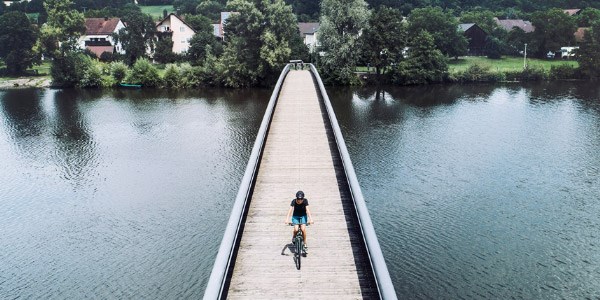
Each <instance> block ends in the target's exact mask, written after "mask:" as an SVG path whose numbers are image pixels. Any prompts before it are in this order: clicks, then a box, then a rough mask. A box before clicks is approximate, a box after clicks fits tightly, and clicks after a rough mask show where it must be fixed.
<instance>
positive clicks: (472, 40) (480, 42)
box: [458, 23, 487, 55]
mask: <svg viewBox="0 0 600 300" xmlns="http://www.w3.org/2000/svg"><path fill="white" fill-rule="evenodd" d="M458 30H460V31H462V32H463V34H464V36H465V37H466V38H467V40H468V41H469V45H468V53H469V55H484V53H483V48H484V47H485V39H486V38H487V33H486V32H485V31H484V30H483V29H481V27H479V26H478V25H477V24H475V23H464V24H458Z"/></svg>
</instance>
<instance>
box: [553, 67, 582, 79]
mask: <svg viewBox="0 0 600 300" xmlns="http://www.w3.org/2000/svg"><path fill="white" fill-rule="evenodd" d="M576 71H577V69H575V68H574V67H573V66H571V65H567V64H563V65H559V66H552V67H550V74H549V77H550V79H575V78H577V72H576Z"/></svg>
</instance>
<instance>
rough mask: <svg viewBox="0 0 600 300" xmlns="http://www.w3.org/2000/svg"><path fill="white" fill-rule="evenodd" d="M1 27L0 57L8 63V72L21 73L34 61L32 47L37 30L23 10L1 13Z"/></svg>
mask: <svg viewBox="0 0 600 300" xmlns="http://www.w3.org/2000/svg"><path fill="white" fill-rule="evenodd" d="M0 28H2V31H0V45H2V47H0V58H1V59H3V60H4V62H5V63H6V68H7V71H8V74H12V75H17V74H21V73H23V72H24V71H25V70H27V68H29V67H31V66H32V65H33V63H34V60H35V53H34V52H33V50H32V49H33V46H34V45H35V42H36V39H37V32H36V30H35V28H34V27H33V26H32V25H31V23H30V22H29V19H28V18H27V15H25V14H24V13H22V12H8V13H6V14H3V15H1V16H0Z"/></svg>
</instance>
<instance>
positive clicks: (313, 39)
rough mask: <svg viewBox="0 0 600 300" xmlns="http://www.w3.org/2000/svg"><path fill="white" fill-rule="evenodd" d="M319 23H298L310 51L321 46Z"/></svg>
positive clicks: (312, 51)
mask: <svg viewBox="0 0 600 300" xmlns="http://www.w3.org/2000/svg"><path fill="white" fill-rule="evenodd" d="M319 27H320V24H319V23H298V29H300V35H302V38H303V39H304V44H305V45H306V46H307V47H308V51H309V52H310V53H314V52H315V51H316V48H317V46H319V40H318V31H319Z"/></svg>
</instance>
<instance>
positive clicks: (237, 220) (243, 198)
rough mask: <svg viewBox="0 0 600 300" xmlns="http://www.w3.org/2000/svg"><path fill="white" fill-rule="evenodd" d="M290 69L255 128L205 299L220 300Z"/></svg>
mask: <svg viewBox="0 0 600 300" xmlns="http://www.w3.org/2000/svg"><path fill="white" fill-rule="evenodd" d="M289 71H290V65H286V67H285V68H284V69H283V71H282V72H281V75H279V80H277V84H276V85H275V89H274V90H273V94H272V95H271V99H270V100H269V104H268V105H267V109H266V111H265V116H264V117H263V120H262V123H261V124H260V129H259V130H258V134H257V136H256V141H255V142H254V146H253V147H252V153H251V154H250V158H249V159H248V165H247V166H246V171H245V173H244V177H243V178H242V182H241V184H240V188H239V190H238V193H237V196H236V198H235V202H234V204H233V208H232V211H231V216H230V217H229V221H228V223H227V228H226V229H225V233H224V235H223V240H222V241H221V246H220V247H219V252H218V253H217V257H216V259H215V264H214V265H213V269H212V272H211V274H210V278H209V279H208V284H207V286H206V290H205V291H204V299H221V298H222V297H223V296H224V292H225V291H224V288H225V286H226V284H227V280H228V278H227V277H228V276H229V274H228V273H229V269H230V267H231V266H232V264H233V263H234V260H235V253H236V249H237V246H238V243H239V237H240V232H241V228H242V226H243V219H244V216H245V215H246V209H247V207H248V205H247V204H248V200H249V197H250V196H251V194H252V189H253V187H254V182H255V178H256V175H257V173H258V166H259V163H260V158H261V156H262V152H263V149H264V145H265V140H266V138H267V134H268V129H269V125H270V124H271V119H272V118H273V112H274V110H275V103H276V102H277V98H278V96H279V92H280V91H281V86H282V84H283V80H284V78H285V76H286V75H287V73H288V72H289Z"/></svg>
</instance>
